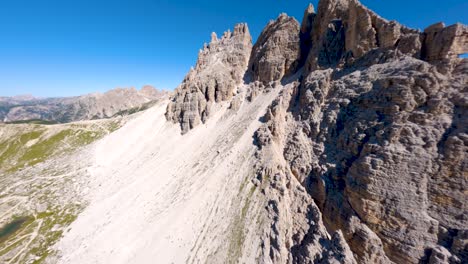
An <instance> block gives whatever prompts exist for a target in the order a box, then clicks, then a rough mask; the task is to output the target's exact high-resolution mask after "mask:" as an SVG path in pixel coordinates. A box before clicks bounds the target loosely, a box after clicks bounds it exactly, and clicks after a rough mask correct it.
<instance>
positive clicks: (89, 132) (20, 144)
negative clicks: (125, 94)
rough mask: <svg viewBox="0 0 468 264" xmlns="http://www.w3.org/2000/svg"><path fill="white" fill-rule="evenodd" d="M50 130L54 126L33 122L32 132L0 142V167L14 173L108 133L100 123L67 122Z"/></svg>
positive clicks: (114, 124)
mask: <svg viewBox="0 0 468 264" xmlns="http://www.w3.org/2000/svg"><path fill="white" fill-rule="evenodd" d="M104 126H107V129H108V130H109V132H112V131H115V130H117V129H118V128H119V127H120V123H118V122H110V123H109V124H104ZM55 129H56V128H55ZM51 131H54V129H50V130H48V129H47V127H44V126H40V125H34V126H33V130H32V131H28V132H23V133H18V134H17V136H15V137H13V138H10V139H8V140H6V141H3V142H0V155H1V156H0V167H1V168H2V169H3V170H4V171H6V172H10V173H11V172H15V171H17V170H19V169H22V168H24V167H26V166H33V165H36V164H38V163H41V162H44V161H45V160H47V159H49V158H51V157H53V156H55V155H58V154H62V153H68V152H71V151H73V150H76V149H77V148H79V147H82V146H86V145H88V144H90V143H92V142H94V141H96V140H98V139H100V138H102V137H103V136H104V135H106V133H107V130H105V129H104V128H103V127H101V126H94V125H88V126H86V125H76V124H71V125H67V126H65V127H64V129H62V130H57V132H55V134H51ZM50 134H51V135H50ZM32 140H36V141H32ZM31 141H32V142H31ZM28 142H29V144H31V145H30V146H28Z"/></svg>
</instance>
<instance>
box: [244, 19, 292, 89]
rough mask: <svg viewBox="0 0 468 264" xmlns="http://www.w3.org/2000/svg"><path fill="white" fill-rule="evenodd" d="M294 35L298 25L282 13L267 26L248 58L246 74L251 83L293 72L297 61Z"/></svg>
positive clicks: (278, 78)
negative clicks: (247, 71) (247, 73)
mask: <svg viewBox="0 0 468 264" xmlns="http://www.w3.org/2000/svg"><path fill="white" fill-rule="evenodd" d="M298 33H299V22H297V20H296V19H294V18H293V17H289V16H288V15H286V14H284V13H283V14H280V15H279V16H278V18H277V19H276V20H275V21H271V22H270V23H268V25H267V26H266V27H265V29H264V30H263V31H262V33H261V34H260V37H259V38H258V40H257V43H255V45H254V47H253V50H252V55H251V56H250V63H249V73H250V74H251V78H253V81H260V82H263V83H264V84H267V83H269V82H272V81H277V80H281V79H282V78H283V76H287V75H289V74H291V73H294V72H295V71H296V70H297V66H298V64H299V59H300V45H299V34H298Z"/></svg>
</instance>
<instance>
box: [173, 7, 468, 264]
mask: <svg viewBox="0 0 468 264" xmlns="http://www.w3.org/2000/svg"><path fill="white" fill-rule="evenodd" d="M245 32H248V31H245ZM244 39H248V37H244ZM210 45H211V44H210ZM210 49H211V47H210V46H208V49H207V52H210ZM466 52H468V27H467V26H465V25H461V24H455V25H452V26H448V27H445V25H444V24H443V23H437V24H434V25H432V26H429V27H428V28H427V29H425V30H424V32H419V31H417V30H413V29H410V28H407V27H405V26H403V25H401V24H399V23H397V22H395V21H387V20H385V19H383V18H381V17H379V16H378V15H377V14H375V13H373V12H372V11H370V10H369V9H367V8H366V7H364V6H363V5H362V4H360V3H359V2H358V1H355V0H349V1H348V0H322V1H320V3H319V6H318V10H317V12H315V11H314V8H313V6H309V7H308V8H307V10H306V12H305V14H304V18H303V21H302V23H301V24H300V23H299V22H298V21H296V20H295V19H294V18H291V17H288V16H287V15H285V14H281V15H280V16H279V17H278V18H277V19H276V20H275V21H271V22H270V23H269V24H268V25H267V26H266V27H265V29H264V30H263V32H262V34H261V35H260V37H259V39H258V41H257V43H256V44H255V45H254V46H253V49H252V52H251V55H250V60H249V63H248V68H247V69H245V68H244V71H245V78H244V79H245V80H246V82H247V85H249V90H250V91H249V93H250V94H251V95H250V96H252V95H254V94H258V93H261V92H263V91H264V89H265V88H263V87H282V88H280V89H281V92H280V95H279V96H278V97H277V98H276V99H275V100H274V101H273V103H272V105H271V106H270V107H269V108H268V110H267V113H266V115H265V116H264V117H263V121H264V122H265V124H264V125H262V126H261V127H260V128H259V130H258V131H257V132H256V134H255V142H256V144H257V145H258V147H259V149H258V153H257V156H258V163H257V171H256V176H255V177H256V179H255V182H256V184H257V186H259V187H260V186H262V192H263V193H264V194H263V195H264V196H265V198H266V200H267V204H265V205H264V206H265V207H266V208H267V211H268V212H265V213H266V214H267V215H268V218H269V221H270V225H271V226H270V229H269V231H268V232H266V233H265V234H263V236H262V238H261V241H262V242H261V245H262V248H261V255H260V256H261V259H262V261H263V262H275V263H288V262H293V263H312V262H313V263H316V262H317V261H319V262H320V261H321V262H327V261H331V259H335V261H340V262H349V263H352V262H358V263H377V262H379V263H390V262H394V263H419V262H420V261H428V262H430V263H439V262H443V261H450V262H457V261H458V262H460V261H463V262H466V261H468V259H467V244H466V241H467V239H468V237H467V227H468V219H467V215H468V211H467V207H466V206H465V205H464V204H465V201H466V200H467V195H466V188H467V183H466V170H467V167H466V165H467V164H466V161H467V160H466V153H467V150H468V148H467V132H468V131H467V121H468V120H466V118H464V116H466V114H467V106H468V105H467V102H468V101H467V100H468V94H467V93H466V92H467V90H466V89H467V87H468V81H467V73H468V64H467V60H466V59H459V58H458V55H459V54H462V53H466ZM230 55H231V54H230ZM232 55H234V56H235V55H236V54H232ZM238 58H240V59H242V60H243V59H244V56H241V57H238ZM193 74H194V75H195V76H197V73H196V72H195V73H190V74H189V76H191V78H188V79H187V80H186V81H185V83H184V85H183V86H181V87H179V88H178V89H177V93H176V95H175V97H174V99H173V103H171V104H170V105H169V107H168V113H171V110H172V109H179V108H183V109H188V113H189V114H190V115H192V116H197V115H202V116H204V118H202V119H201V121H202V122H204V121H205V120H206V118H207V117H209V115H210V113H211V111H210V110H209V108H208V110H205V108H199V107H198V105H197V104H196V101H193V100H191V98H190V97H188V96H187V95H186V91H188V90H190V92H191V93H192V94H193V93H197V94H198V95H199V97H200V98H202V100H206V101H207V102H214V101H215V100H213V98H212V97H209V96H203V95H205V91H204V90H203V89H202V88H201V87H200V86H198V85H197V83H196V82H191V79H192V78H193V77H192V76H193ZM218 82H219V81H218ZM273 89H276V88H273ZM229 91H230V90H229ZM232 91H233V93H232V96H234V94H235V93H234V91H235V90H232ZM216 92H217V87H215V88H214V93H216ZM242 99H243V98H241V99H240V100H242ZM222 100H226V101H233V100H232V99H231V96H230V95H228V96H224V97H221V98H218V100H217V101H222ZM236 104H238V103H236ZM169 120H171V118H169ZM172 120H173V119H172ZM179 121H180V120H179ZM198 123H200V122H199V121H197V122H195V123H194V124H195V125H196V124H198ZM190 124H191V126H190V128H192V123H190ZM180 125H181V127H182V132H183V133H185V132H187V128H188V126H187V125H186V123H185V120H181V121H180ZM291 207H292V208H291ZM437 261H439V262H437Z"/></svg>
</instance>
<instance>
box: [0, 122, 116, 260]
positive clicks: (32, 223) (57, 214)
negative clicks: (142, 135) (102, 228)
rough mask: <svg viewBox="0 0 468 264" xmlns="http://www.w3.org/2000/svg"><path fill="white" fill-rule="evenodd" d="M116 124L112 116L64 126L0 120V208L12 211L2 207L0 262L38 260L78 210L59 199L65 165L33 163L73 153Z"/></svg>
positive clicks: (44, 254) (109, 130) (63, 184)
mask: <svg viewBox="0 0 468 264" xmlns="http://www.w3.org/2000/svg"><path fill="white" fill-rule="evenodd" d="M120 126H121V123H120V121H118V120H113V119H110V120H106V121H93V122H80V123H70V124H64V125H38V124H27V125H26V124H21V125H20V124H4V125H0V209H2V208H6V209H10V210H13V211H12V213H11V214H7V213H5V214H3V213H4V211H3V210H2V211H0V262H1V263H3V262H5V263H9V262H11V263H25V262H31V263H42V262H43V261H44V260H45V259H46V257H47V256H49V254H50V253H52V252H51V251H50V248H51V246H52V245H53V244H54V243H55V242H56V241H57V240H58V239H59V238H60V237H61V235H62V232H63V229H64V228H65V227H66V226H68V225H69V224H70V223H71V222H72V221H73V220H74V219H75V218H76V216H77V214H78V213H79V211H80V210H81V206H80V205H78V204H75V203H71V202H70V203H65V204H63V203H62V202H61V199H60V196H61V194H60V191H61V190H60V189H64V188H65V189H66V188H67V183H68V182H69V181H70V180H71V181H73V179H67V178H66V177H60V175H61V174H64V173H65V171H60V170H63V168H62V169H60V170H58V171H57V170H56V167H65V165H64V164H59V165H56V164H54V165H51V166H50V167H52V168H48V167H47V165H46V166H45V168H46V169H44V168H42V167H41V168H38V169H37V170H35V169H34V168H35V167H37V166H39V165H42V164H47V162H49V161H53V160H54V159H56V158H60V157H63V156H66V155H71V154H73V153H74V152H75V151H76V150H78V149H80V148H81V147H83V146H86V145H89V144H90V143H92V142H94V141H96V140H97V139H100V138H102V137H103V136H104V135H106V134H108V133H110V132H112V131H114V130H116V129H118V128H119V127H120ZM51 164H52V163H51ZM31 171H32V173H31ZM55 176H57V177H55ZM72 177H73V176H72ZM55 178H57V179H55ZM43 179H47V180H43ZM22 181H24V182H25V183H24V184H22ZM16 185H18V186H16ZM13 187H15V188H13ZM36 204H43V205H46V209H45V210H35V209H31V208H35V207H36ZM8 211H9V210H6V212H8Z"/></svg>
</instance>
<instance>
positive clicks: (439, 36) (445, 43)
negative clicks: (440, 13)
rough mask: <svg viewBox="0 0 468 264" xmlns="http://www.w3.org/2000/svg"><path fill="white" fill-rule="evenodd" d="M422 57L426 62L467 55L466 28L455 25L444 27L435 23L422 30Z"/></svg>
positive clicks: (467, 29)
mask: <svg viewBox="0 0 468 264" xmlns="http://www.w3.org/2000/svg"><path fill="white" fill-rule="evenodd" d="M424 36H425V40H424V46H423V54H422V57H423V59H425V60H428V61H435V60H442V59H454V58H457V57H458V55H459V54H463V53H468V27H467V26H465V25H462V24H455V25H451V26H448V27H445V25H444V23H437V24H434V25H432V26H429V27H428V28H426V29H425V30H424Z"/></svg>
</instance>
